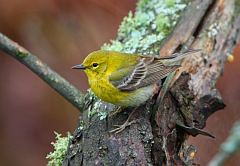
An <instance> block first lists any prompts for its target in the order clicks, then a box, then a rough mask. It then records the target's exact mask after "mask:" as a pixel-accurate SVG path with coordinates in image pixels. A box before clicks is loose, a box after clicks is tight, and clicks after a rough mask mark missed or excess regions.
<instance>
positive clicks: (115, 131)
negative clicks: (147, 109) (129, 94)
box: [110, 108, 137, 133]
mask: <svg viewBox="0 0 240 166" xmlns="http://www.w3.org/2000/svg"><path fill="white" fill-rule="evenodd" d="M136 110H137V108H134V110H133V111H132V112H131V113H130V115H129V116H128V118H127V120H126V121H125V122H124V123H123V124H122V125H114V127H117V128H116V129H113V130H111V131H110V133H120V132H122V131H123V130H124V129H125V128H126V127H127V126H130V125H131V124H133V123H136V120H132V121H130V119H131V117H132V115H133V114H134V113H135V111H136Z"/></svg>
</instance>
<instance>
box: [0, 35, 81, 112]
mask: <svg viewBox="0 0 240 166" xmlns="http://www.w3.org/2000/svg"><path fill="white" fill-rule="evenodd" d="M0 49H1V50H2V51H3V52H5V53H7V54H8V55H11V56H12V57H13V58H15V59H16V60H18V61H19V62H21V63H22V64H24V65H25V66H27V67H28V68H29V69H30V70H32V71H33V72H34V73H36V74H37V75H38V76H39V77H40V78H41V79H42V80H44V81H45V82H46V83H47V84H48V85H49V86H51V87H52V88H53V89H54V90H55V91H57V92H58V93H59V94H60V95H62V96H63V97H64V98H65V99H66V100H68V101H69V102H70V103H71V104H73V105H74V106H75V107H76V108H77V109H79V110H80V111H81V110H82V109H83V104H84V103H83V100H84V94H82V93H81V92H80V91H79V90H78V89H77V88H76V87H74V86H73V85H72V84H70V83H69V82H68V81H66V80H65V79H64V78H62V77H61V76H60V75H59V74H58V73H56V72H55V71H53V70H52V69H51V68H50V67H48V66H47V65H46V64H45V63H43V62H42V61H41V60H40V59H39V58H38V57H37V56H35V55H33V54H31V53H30V52H28V51H27V50H26V49H25V48H23V47H21V46H20V45H18V44H17V43H16V42H14V41H12V40H10V39H9V38H8V37H6V36H4V35H3V34H1V33H0Z"/></svg>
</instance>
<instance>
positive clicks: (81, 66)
mask: <svg viewBox="0 0 240 166" xmlns="http://www.w3.org/2000/svg"><path fill="white" fill-rule="evenodd" d="M72 69H81V70H85V69H86V67H85V66H83V64H80V65H75V66H73V67H72Z"/></svg>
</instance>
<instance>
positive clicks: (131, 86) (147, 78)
mask: <svg viewBox="0 0 240 166" xmlns="http://www.w3.org/2000/svg"><path fill="white" fill-rule="evenodd" d="M196 52H199V50H191V51H188V52H186V53H179V54H173V55H172V56H169V57H162V58H161V57H150V56H149V57H148V56H142V55H137V54H127V53H122V52H116V51H104V50H99V51H94V52H92V53H90V54H89V55H88V56H87V57H86V58H85V60H84V61H83V63H82V64H80V65H76V66H73V67H72V68H73V69H82V70H84V71H85V73H86V74H87V77H88V82H89V85H90V87H91V90H92V91H93V92H94V93H95V95H96V96H98V97H99V98H100V99H102V100H103V101H106V102H109V103H112V104H114V105H117V106H121V107H125V108H126V107H137V106H140V105H141V104H144V103H145V102H146V101H147V100H148V99H149V98H150V97H152V96H153V95H154V92H155V91H156V83H157V82H159V81H160V80H161V79H163V78H165V77H166V76H167V75H168V74H169V73H172V72H174V71H175V70H176V69H178V68H179V67H180V63H179V62H180V61H181V60H182V59H183V58H185V57H186V56H187V55H191V54H194V53H196ZM123 127H124V128H125V127H126V125H125V126H123ZM121 130H122V128H121Z"/></svg>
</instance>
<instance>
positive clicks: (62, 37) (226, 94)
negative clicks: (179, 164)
mask: <svg viewBox="0 0 240 166" xmlns="http://www.w3.org/2000/svg"><path fill="white" fill-rule="evenodd" d="M136 2H137V0H121V1H118V0H101V1H99V0H78V1H75V0H41V1H40V0H39V1H32V0H21V1H19V0H0V4H1V5H0V32H2V33H4V34H5V35H7V36H9V37H10V38H11V39H13V40H15V41H17V42H18V43H19V44H20V45H22V46H24V47H25V48H27V49H28V50H30V51H31V52H32V53H34V54H36V55H38V56H39V57H40V58H41V59H42V60H43V61H44V62H45V63H47V64H48V65H49V66H50V67H52V68H53V69H54V70H56V71H57V72H58V73H60V74H61V75H62V76H63V77H65V78H66V79H67V80H68V81H70V82H71V83H72V84H74V85H75V86H76V87H78V88H79V89H80V90H81V91H86V90H87V88H88V84H87V80H86V76H85V75H84V74H83V73H81V72H79V71H75V70H74V71H73V70H71V66H73V65H74V64H78V63H80V62H81V61H82V60H83V59H84V57H86V55H87V54H88V53H90V52H92V51H94V50H97V49H99V48H100V46H101V45H103V43H105V42H108V41H109V40H110V39H114V38H115V37H116V35H117V29H118V26H119V24H120V23H121V20H122V18H123V17H124V16H125V15H127V13H128V11H129V10H132V11H134V9H135V5H136V4H135V3H136ZM239 53H240V47H238V48H237V49H236V50H235V61H234V63H231V64H227V65H226V67H225V70H224V75H223V76H222V77H221V78H220V79H219V81H218V88H219V89H220V91H221V94H222V95H223V98H224V101H225V103H226V105H227V107H226V108H225V109H224V110H221V111H219V112H217V113H215V114H214V115H213V116H211V117H210V118H209V120H208V123H207V127H206V130H208V131H210V132H211V133H213V134H214V135H215V136H216V139H211V138H208V137H204V136H198V137H194V138H192V137H191V138H190V141H189V142H190V143H192V144H193V145H196V146H197V147H198V152H197V162H198V163H200V164H201V165H206V163H207V162H208V161H209V160H210V159H211V158H212V156H213V155H214V154H215V153H216V152H217V151H218V147H219V145H220V144H221V143H222V142H223V141H224V140H225V139H226V137H227V136H228V134H229V131H230V129H231V127H232V125H233V123H234V121H236V120H239V119H240V113H239V112H238V110H239V108H240V93H239V92H240V86H239V82H240V70H239V69H240V66H239V60H240V58H239V56H238V55H237V54H239ZM78 116H79V112H78V110H77V109H75V108H74V107H73V106H72V105H70V104H69V103H68V102H66V101H65V100H64V99H63V98H62V97H61V96H59V95H58V94H57V93H56V92H55V91H54V90H52V89H51V88H50V87H49V86H48V85H47V84H46V83H45V82H43V81H42V80H41V79H39V78H38V77H37V76H36V75H35V74H33V73H32V72H31V71H30V70H28V69H27V68H26V67H25V66H23V65H22V64H20V63H19V62H17V61H16V60H14V59H13V58H11V57H10V56H8V55H6V54H4V53H2V52H0V147H1V151H0V165H6V166H16V165H18V166H32V165H34V166H42V165H46V163H47V160H46V159H45V157H46V155H47V154H48V153H49V152H50V151H52V149H53V148H52V146H51V144H50V142H51V141H54V134H53V132H54V131H57V132H59V133H62V134H64V135H65V134H66V132H67V131H70V132H73V131H74V129H75V127H76V124H77V120H78ZM239 162H240V155H239V154H238V155H235V156H234V157H233V158H232V159H231V160H230V161H229V162H228V164H227V165H229V166H231V165H238V163H239Z"/></svg>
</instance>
